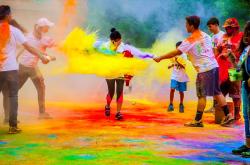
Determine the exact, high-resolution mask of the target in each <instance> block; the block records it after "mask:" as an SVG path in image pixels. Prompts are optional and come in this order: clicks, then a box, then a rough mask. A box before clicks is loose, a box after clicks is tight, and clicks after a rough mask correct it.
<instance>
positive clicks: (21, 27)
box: [9, 19, 28, 33]
mask: <svg viewBox="0 0 250 165" xmlns="http://www.w3.org/2000/svg"><path fill="white" fill-rule="evenodd" d="M9 24H10V25H12V26H14V27H16V28H18V29H19V30H21V32H23V33H27V32H28V31H27V30H26V29H25V28H24V27H23V26H22V25H20V24H19V23H18V22H17V21H16V20H14V19H12V20H11V21H10V22H9Z"/></svg>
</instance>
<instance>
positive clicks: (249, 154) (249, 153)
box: [241, 148, 250, 158]
mask: <svg viewBox="0 0 250 165" xmlns="http://www.w3.org/2000/svg"><path fill="white" fill-rule="evenodd" d="M241 156H242V157H243V158H250V148H248V149H247V150H246V151H244V152H242V153H241Z"/></svg>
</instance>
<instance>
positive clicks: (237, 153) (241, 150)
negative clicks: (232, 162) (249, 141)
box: [232, 145, 249, 155]
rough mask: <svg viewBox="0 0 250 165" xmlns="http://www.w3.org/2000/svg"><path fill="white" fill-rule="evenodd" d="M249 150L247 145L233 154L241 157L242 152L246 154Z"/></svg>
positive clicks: (233, 151)
mask: <svg viewBox="0 0 250 165" xmlns="http://www.w3.org/2000/svg"><path fill="white" fill-rule="evenodd" d="M248 150H249V148H247V146H246V145H242V146H240V147H239V148H237V149H234V150H232V154H234V155H241V153H242V152H246V151H248Z"/></svg>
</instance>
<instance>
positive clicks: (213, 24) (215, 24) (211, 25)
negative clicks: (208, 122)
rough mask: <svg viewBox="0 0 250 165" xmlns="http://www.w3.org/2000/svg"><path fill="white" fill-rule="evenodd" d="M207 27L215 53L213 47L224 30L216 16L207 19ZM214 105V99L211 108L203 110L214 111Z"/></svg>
mask: <svg viewBox="0 0 250 165" xmlns="http://www.w3.org/2000/svg"><path fill="white" fill-rule="evenodd" d="M207 27H208V30H209V31H210V32H211V33H212V34H211V39H212V44H213V50H214V53H215V52H216V51H215V49H216V48H217V46H218V43H219V41H220V40H221V39H222V37H223V35H224V34H225V32H224V31H221V30H220V22H219V20H218V18H216V17H212V18H210V19H209V20H208V21H207ZM215 55H216V54H215ZM215 106H216V101H215V100H214V101H213V106H212V107H211V108H209V109H208V110H205V111H204V112H205V113H212V112H214V110H215V109H214V107H215Z"/></svg>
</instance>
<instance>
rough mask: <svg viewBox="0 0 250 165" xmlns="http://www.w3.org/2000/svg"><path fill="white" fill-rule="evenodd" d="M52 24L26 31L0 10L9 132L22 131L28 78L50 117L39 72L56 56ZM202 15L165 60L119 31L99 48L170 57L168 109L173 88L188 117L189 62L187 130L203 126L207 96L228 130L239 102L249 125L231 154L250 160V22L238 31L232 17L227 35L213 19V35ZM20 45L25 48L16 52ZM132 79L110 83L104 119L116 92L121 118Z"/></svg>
mask: <svg viewBox="0 0 250 165" xmlns="http://www.w3.org/2000/svg"><path fill="white" fill-rule="evenodd" d="M53 25H54V23H52V22H51V21H49V20H48V19H46V18H40V19H39V20H37V22H36V23H35V25H34V29H33V31H32V32H30V33H28V32H27V31H26V30H25V28H23V27H22V26H20V25H19V24H18V23H17V22H16V21H15V20H14V19H13V18H12V15H11V9H10V7H9V6H6V5H1V6H0V91H1V92H2V93H3V107H4V112H5V113H4V114H5V118H4V123H9V126H10V127H9V133H10V134H15V133H19V132H21V129H20V128H19V127H18V122H19V121H18V120H17V112H18V90H20V89H21V87H22V86H23V85H24V83H25V82H26V81H27V79H28V78H30V79H31V80H32V82H33V84H34V85H35V87H36V90H37V93H38V105H39V118H42V119H48V118H51V117H50V115H49V114H48V113H47V112H46V111H45V110H46V108H45V83H44V79H43V75H42V73H41V72H40V70H39V68H38V65H37V64H38V61H39V60H41V61H42V63H44V64H47V63H49V62H50V61H53V60H55V57H53V56H49V55H48V54H47V53H46V49H47V48H51V47H53V46H55V42H54V40H53V39H52V38H50V37H48V36H45V33H47V32H48V31H49V28H50V27H52V26H53ZM199 26H200V18H199V17H198V16H188V17H186V30H187V32H188V33H190V36H188V37H187V38H186V39H184V40H183V41H180V42H178V43H176V49H175V50H173V51H170V52H168V53H166V54H164V55H162V56H155V55H153V54H150V53H145V52H142V51H140V50H139V49H137V48H135V47H134V46H132V45H129V44H126V43H123V42H122V35H121V34H120V32H119V31H117V30H116V29H115V28H112V29H111V33H110V36H109V39H110V40H109V41H108V42H106V43H103V44H101V45H100V44H99V45H98V46H101V47H105V48H106V49H110V50H112V51H114V52H117V53H122V54H124V57H127V58H141V59H145V58H151V59H153V60H154V61H155V62H160V61H162V60H164V59H171V60H172V64H171V65H170V66H169V67H168V68H169V69H171V68H173V71H172V76H171V83H170V88H171V89H170V103H169V106H168V109H167V111H174V106H173V100H174V92H175V90H177V91H179V94H180V104H179V112H180V113H184V103H183V102H184V92H185V91H186V90H187V82H188V81H189V77H188V76H187V74H186V72H185V68H186V61H187V60H189V61H190V62H191V63H192V64H193V66H194V68H195V70H196V71H197V78H196V94H197V99H198V101H197V102H198V104H197V109H196V115H195V117H194V120H193V121H191V122H188V123H185V124H184V126H187V127H203V126H204V125H203V122H202V116H203V113H204V109H205V107H206V98H207V97H209V96H212V97H213V98H214V103H213V107H211V108H210V109H209V110H207V111H205V112H213V111H214V109H215V108H219V109H220V110H222V111H223V112H224V115H225V118H224V119H223V120H222V122H221V126H224V127H229V126H231V125H232V123H233V122H234V121H235V120H240V118H241V115H240V110H241V102H242V105H243V108H242V109H243V117H244V121H245V122H244V123H245V135H246V142H245V145H243V146H241V147H239V148H237V149H235V150H233V151H232V152H233V154H240V155H243V156H246V157H247V156H249V157H250V129H249V120H250V119H249V117H250V116H249V112H250V101H249V96H250V95H249V93H250V79H249V76H250V58H248V57H249V55H250V46H249V45H250V22H247V23H246V25H245V27H244V32H240V25H239V23H238V21H237V19H236V18H228V19H227V20H226V21H225V22H224V24H223V28H224V31H225V32H224V31H222V30H220V24H219V20H218V19H217V18H216V17H212V18H210V19H209V20H208V21H207V27H208V29H209V31H210V32H211V33H212V34H211V36H210V35H208V34H207V33H205V32H203V31H202V30H201V29H200V28H199ZM17 45H22V47H23V49H22V50H21V51H20V52H19V53H17ZM132 77H133V75H122V74H121V76H120V77H117V78H114V79H106V82H107V88H108V94H107V97H106V100H107V103H106V106H105V108H104V114H105V116H107V117H109V116H110V115H111V113H110V110H111V101H112V99H113V96H114V94H115V91H116V94H117V97H116V102H117V108H116V109H117V113H116V115H115V118H116V119H117V120H122V119H123V115H122V113H121V110H122V103H123V87H124V83H126V85H127V86H129V82H130V81H131V79H132ZM227 94H228V95H229V97H231V98H232V100H233V104H234V113H233V114H232V113H230V112H229V107H228V105H227V102H226V99H225V97H226V96H227Z"/></svg>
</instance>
